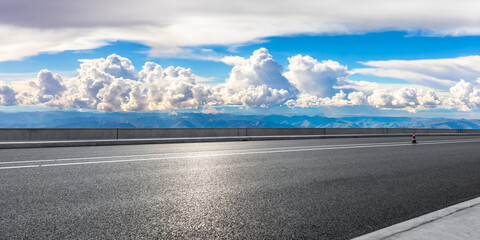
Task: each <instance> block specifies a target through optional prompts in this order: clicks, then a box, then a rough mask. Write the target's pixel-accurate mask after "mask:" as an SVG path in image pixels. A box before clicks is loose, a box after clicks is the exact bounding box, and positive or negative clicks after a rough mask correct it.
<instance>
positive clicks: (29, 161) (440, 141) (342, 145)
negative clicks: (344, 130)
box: [0, 138, 480, 165]
mask: <svg viewBox="0 0 480 240" xmlns="http://www.w3.org/2000/svg"><path fill="white" fill-rule="evenodd" d="M478 141H480V139H474V138H470V139H461V140H436V141H424V142H422V143H421V144H427V143H452V142H478ZM373 144H375V145H377V146H379V147H381V146H384V145H386V144H387V145H388V146H390V145H392V144H399V145H410V143H406V142H405V141H403V142H388V143H355V144H338V145H323V146H295V147H277V148H257V149H238V150H222V151H234V152H242V151H245V150H247V151H252V150H253V151H264V150H277V149H282V150H285V149H309V148H330V147H345V146H347V147H350V146H371V145H373ZM209 152H211V151H209ZM199 153H200V154H201V153H202V152H199ZM179 154H184V153H152V154H136V155H117V156H101V157H81V158H60V159H41V160H26V161H10V162H0V165H7V164H24V163H43V162H63V161H79V160H95V159H112V158H129V157H148V156H170V155H179Z"/></svg>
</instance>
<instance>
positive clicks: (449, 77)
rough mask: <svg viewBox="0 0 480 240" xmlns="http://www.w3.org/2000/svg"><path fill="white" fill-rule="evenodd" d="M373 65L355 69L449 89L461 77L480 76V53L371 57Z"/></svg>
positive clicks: (468, 79)
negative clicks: (428, 56)
mask: <svg viewBox="0 0 480 240" xmlns="http://www.w3.org/2000/svg"><path fill="white" fill-rule="evenodd" d="M363 64H364V65H366V66H369V67H371V68H360V69H355V70H354V73H359V74H363V75H373V76H378V77H390V78H396V79H402V80H406V81H408V82H410V83H413V84H418V85H422V86H427V87H430V88H435V89H440V90H448V89H449V88H450V87H452V86H453V85H455V84H456V83H457V82H458V81H459V79H464V80H465V81H467V82H475V81H477V80H480V67H479V66H480V56H477V55H475V56H466V57H457V58H443V59H422V60H388V61H368V62H364V63H363Z"/></svg>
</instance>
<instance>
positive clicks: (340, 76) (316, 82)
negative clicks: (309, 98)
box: [285, 54, 349, 97]
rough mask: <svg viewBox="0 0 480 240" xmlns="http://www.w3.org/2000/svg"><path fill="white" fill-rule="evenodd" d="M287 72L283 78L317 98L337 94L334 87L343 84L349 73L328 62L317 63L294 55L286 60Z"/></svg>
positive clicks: (334, 63)
mask: <svg viewBox="0 0 480 240" xmlns="http://www.w3.org/2000/svg"><path fill="white" fill-rule="evenodd" d="M288 61H289V63H290V64H289V65H288V69H289V71H288V72H286V73H285V77H286V78H288V80H289V81H290V82H291V83H293V84H294V85H295V87H297V88H298V89H299V90H300V91H301V92H303V93H308V94H312V95H315V96H317V97H331V96H333V95H335V93H336V92H337V90H336V89H334V86H338V85H340V84H343V81H344V80H345V79H346V78H347V77H348V75H349V73H348V71H347V67H346V66H342V65H341V64H340V63H338V62H335V61H332V60H328V61H322V62H318V61H317V60H316V59H313V58H312V57H310V56H302V55H300V54H299V55H296V56H294V57H290V58H288Z"/></svg>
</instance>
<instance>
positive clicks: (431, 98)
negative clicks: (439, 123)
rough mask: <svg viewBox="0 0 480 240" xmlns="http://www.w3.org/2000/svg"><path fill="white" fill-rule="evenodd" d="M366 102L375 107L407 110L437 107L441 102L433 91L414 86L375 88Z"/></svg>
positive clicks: (413, 110)
mask: <svg viewBox="0 0 480 240" xmlns="http://www.w3.org/2000/svg"><path fill="white" fill-rule="evenodd" d="M368 102H369V103H370V104H371V105H373V106H375V107H377V108H385V109H403V110H407V111H409V112H415V111H416V110H417V109H425V108H434V107H438V106H439V105H440V104H441V103H442V101H441V100H440V99H439V98H438V97H437V95H436V94H435V92H433V91H425V90H419V89H416V88H401V89H398V90H395V91H389V90H386V89H377V90H375V91H374V92H373V94H372V95H370V96H369V97H368Z"/></svg>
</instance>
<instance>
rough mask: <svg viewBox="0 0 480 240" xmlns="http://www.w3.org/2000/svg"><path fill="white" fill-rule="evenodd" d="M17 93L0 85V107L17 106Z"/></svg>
mask: <svg viewBox="0 0 480 240" xmlns="http://www.w3.org/2000/svg"><path fill="white" fill-rule="evenodd" d="M16 95H17V93H16V92H15V91H14V90H13V89H12V88H10V87H9V86H6V85H0V105H4V106H10V105H15V104H17V99H16V97H15V96H16Z"/></svg>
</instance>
